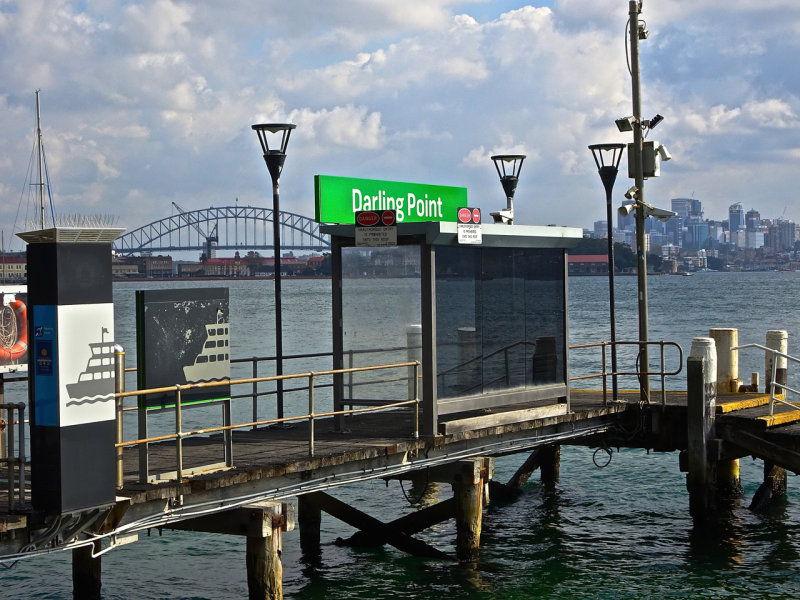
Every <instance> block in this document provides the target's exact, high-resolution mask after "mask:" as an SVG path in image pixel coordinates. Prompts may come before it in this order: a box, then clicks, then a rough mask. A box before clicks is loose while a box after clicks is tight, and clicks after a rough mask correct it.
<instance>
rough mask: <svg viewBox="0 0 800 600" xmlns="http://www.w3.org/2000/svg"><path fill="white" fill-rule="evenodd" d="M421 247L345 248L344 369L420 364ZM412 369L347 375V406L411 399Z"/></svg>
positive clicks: (345, 388) (343, 278) (343, 286)
mask: <svg viewBox="0 0 800 600" xmlns="http://www.w3.org/2000/svg"><path fill="white" fill-rule="evenodd" d="M420 288H421V276H420V247H419V246H417V245H413V246H395V247H390V248H342V333H343V337H342V346H343V351H344V356H343V358H344V367H345V368H349V367H364V366H373V365H380V364H395V363H404V362H407V361H409V360H420V359H421V356H422V349H421V348H422V327H421V323H422V316H421V308H420V306H421V296H420V294H421V289H420ZM411 372H412V371H411V370H410V369H408V368H402V369H392V370H385V371H384V370H382V371H377V372H364V373H354V374H347V375H345V378H344V399H345V400H344V403H345V404H346V405H352V406H371V405H376V404H386V403H390V402H399V401H403V400H408V399H409V398H410V397H411V396H410V394H409V391H410V390H411V389H412V386H411V382H410V380H409V374H410V373H411Z"/></svg>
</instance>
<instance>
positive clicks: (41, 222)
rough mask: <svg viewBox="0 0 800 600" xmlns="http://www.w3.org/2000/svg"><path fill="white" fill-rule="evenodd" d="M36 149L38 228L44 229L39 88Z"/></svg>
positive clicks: (42, 156)
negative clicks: (37, 167) (37, 165)
mask: <svg viewBox="0 0 800 600" xmlns="http://www.w3.org/2000/svg"><path fill="white" fill-rule="evenodd" d="M36 151H37V157H38V163H39V183H38V184H37V185H38V187H39V191H38V197H39V228H40V229H44V179H45V173H44V152H43V151H42V116H41V110H40V107H39V90H36Z"/></svg>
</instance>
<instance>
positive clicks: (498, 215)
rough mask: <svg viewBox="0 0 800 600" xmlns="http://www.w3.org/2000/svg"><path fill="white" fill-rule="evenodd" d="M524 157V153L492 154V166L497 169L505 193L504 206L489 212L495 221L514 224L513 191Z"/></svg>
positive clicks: (514, 190) (515, 187) (515, 189)
mask: <svg viewBox="0 0 800 600" xmlns="http://www.w3.org/2000/svg"><path fill="white" fill-rule="evenodd" d="M525 157H526V155H525V154H496V155H494V156H492V161H493V162H494V167H495V169H497V174H498V175H499V176H500V183H501V184H502V186H503V191H504V192H505V194H506V208H504V209H502V210H499V211H497V212H493V213H490V214H491V215H492V218H493V219H494V222H495V223H506V224H507V225H513V224H514V192H516V191H517V183H518V182H519V172H520V171H521V170H522V162H523V161H524V160H525Z"/></svg>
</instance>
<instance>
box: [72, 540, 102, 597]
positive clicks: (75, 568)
mask: <svg viewBox="0 0 800 600" xmlns="http://www.w3.org/2000/svg"><path fill="white" fill-rule="evenodd" d="M93 550H94V546H83V547H81V548H75V550H73V551H72V597H73V598H74V599H75V600H100V587H101V585H102V582H101V571H102V568H101V567H102V565H101V557H100V556H98V557H96V558H92V551H93Z"/></svg>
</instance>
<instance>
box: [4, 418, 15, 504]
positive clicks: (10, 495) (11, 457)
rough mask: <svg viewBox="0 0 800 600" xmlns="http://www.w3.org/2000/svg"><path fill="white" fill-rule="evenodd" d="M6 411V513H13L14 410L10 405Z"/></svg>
mask: <svg viewBox="0 0 800 600" xmlns="http://www.w3.org/2000/svg"><path fill="white" fill-rule="evenodd" d="M7 406H8V407H9V408H8V409H7V410H6V414H7V415H8V426H7V429H8V438H7V439H8V453H7V458H6V460H8V512H10V513H13V512H14V409H13V408H11V406H10V405H7Z"/></svg>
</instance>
